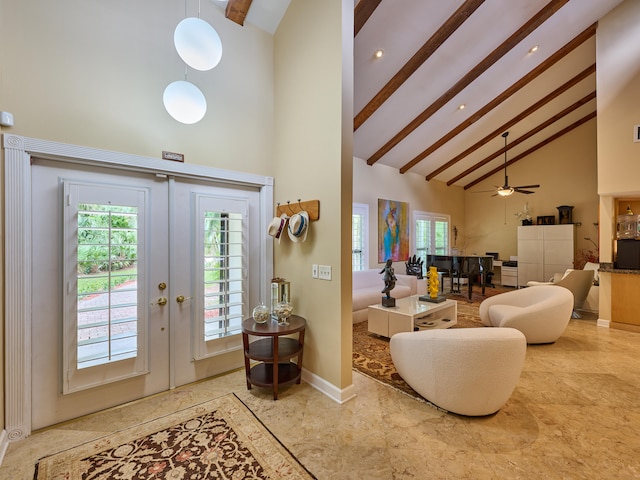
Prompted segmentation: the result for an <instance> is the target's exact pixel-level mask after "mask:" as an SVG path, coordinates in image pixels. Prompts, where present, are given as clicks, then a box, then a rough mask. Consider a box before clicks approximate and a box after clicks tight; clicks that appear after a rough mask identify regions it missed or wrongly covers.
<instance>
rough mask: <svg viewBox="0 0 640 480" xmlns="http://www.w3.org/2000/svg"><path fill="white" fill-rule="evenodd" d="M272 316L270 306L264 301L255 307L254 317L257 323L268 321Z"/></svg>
mask: <svg viewBox="0 0 640 480" xmlns="http://www.w3.org/2000/svg"><path fill="white" fill-rule="evenodd" d="M270 316H271V314H270V312H269V308H268V307H267V306H266V305H265V304H264V303H263V302H260V303H259V304H258V306H257V307H255V308H254V309H253V319H254V320H255V322H256V323H266V322H267V320H269V317H270Z"/></svg>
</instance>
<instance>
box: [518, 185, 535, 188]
mask: <svg viewBox="0 0 640 480" xmlns="http://www.w3.org/2000/svg"><path fill="white" fill-rule="evenodd" d="M513 188H540V185H518V186H517V187H513Z"/></svg>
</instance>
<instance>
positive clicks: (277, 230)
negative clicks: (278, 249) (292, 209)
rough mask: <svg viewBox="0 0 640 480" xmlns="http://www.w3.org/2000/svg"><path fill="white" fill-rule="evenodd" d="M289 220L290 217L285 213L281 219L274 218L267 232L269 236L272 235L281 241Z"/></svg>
mask: <svg viewBox="0 0 640 480" xmlns="http://www.w3.org/2000/svg"><path fill="white" fill-rule="evenodd" d="M287 218H288V217H287V215H286V214H285V213H283V214H282V215H280V216H279V217H273V220H271V223H270V224H269V229H268V230H267V232H268V233H269V235H271V236H272V237H273V238H277V239H278V241H280V237H281V236H282V231H283V230H284V228H285V226H286V225H287Z"/></svg>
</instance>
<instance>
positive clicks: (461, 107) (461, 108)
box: [458, 103, 467, 110]
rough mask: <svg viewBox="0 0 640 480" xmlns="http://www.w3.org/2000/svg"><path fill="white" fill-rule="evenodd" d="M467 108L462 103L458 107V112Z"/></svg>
mask: <svg viewBox="0 0 640 480" xmlns="http://www.w3.org/2000/svg"><path fill="white" fill-rule="evenodd" d="M466 107H467V106H466V105H465V104H464V103H463V104H461V105H459V106H458V110H464V109H465V108H466Z"/></svg>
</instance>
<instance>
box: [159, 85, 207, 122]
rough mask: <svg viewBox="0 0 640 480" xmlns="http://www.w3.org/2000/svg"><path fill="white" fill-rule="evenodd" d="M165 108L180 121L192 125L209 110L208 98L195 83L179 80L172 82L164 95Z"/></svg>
mask: <svg viewBox="0 0 640 480" xmlns="http://www.w3.org/2000/svg"><path fill="white" fill-rule="evenodd" d="M162 101H163V102H164V108H165V109H166V110H167V112H169V115H171V116H172V117H173V118H174V119H176V120H177V121H179V122H180V123H185V124H187V125H191V124H193V123H197V122H199V121H200V120H202V117H204V114H205V113H206V112H207V99H206V98H204V95H203V93H202V92H201V91H200V89H199V88H198V87H196V86H195V85H194V84H193V83H190V82H187V81H185V80H178V81H177V82H173V83H170V84H169V85H168V86H167V88H165V90H164V94H163V96H162Z"/></svg>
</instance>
